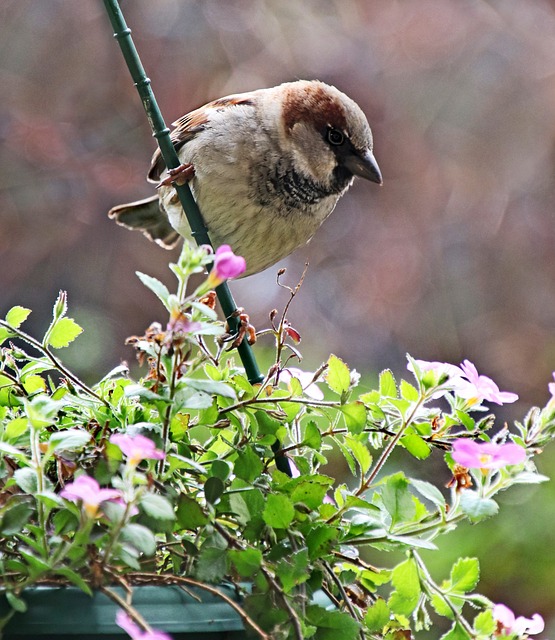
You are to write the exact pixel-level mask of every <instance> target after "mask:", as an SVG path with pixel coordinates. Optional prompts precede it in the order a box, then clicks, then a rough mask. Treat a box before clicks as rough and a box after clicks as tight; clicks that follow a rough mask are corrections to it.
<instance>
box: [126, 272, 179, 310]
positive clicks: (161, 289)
mask: <svg viewBox="0 0 555 640" xmlns="http://www.w3.org/2000/svg"><path fill="white" fill-rule="evenodd" d="M135 273H136V274H137V277H138V278H139V280H140V281H141V282H142V283H143V284H144V285H145V287H147V288H148V289H150V290H151V291H152V293H154V295H155V296H156V297H157V298H158V299H159V300H160V301H161V302H162V304H163V305H164V306H165V307H166V309H167V310H168V311H171V308H170V305H169V297H170V292H169V291H168V288H167V287H166V285H165V284H162V283H161V282H160V280H157V279H156V278H153V277H152V276H148V275H146V273H141V272H140V271H136V272H135Z"/></svg>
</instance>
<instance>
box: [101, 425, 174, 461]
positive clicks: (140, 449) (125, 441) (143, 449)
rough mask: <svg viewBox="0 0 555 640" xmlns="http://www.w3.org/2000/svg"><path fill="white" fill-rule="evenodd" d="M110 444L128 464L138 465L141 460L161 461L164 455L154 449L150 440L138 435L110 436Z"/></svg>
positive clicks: (116, 434)
mask: <svg viewBox="0 0 555 640" xmlns="http://www.w3.org/2000/svg"><path fill="white" fill-rule="evenodd" d="M110 442H111V443H113V444H115V445H117V446H118V447H119V448H120V449H121V451H122V453H123V454H124V455H125V456H127V458H128V460H129V462H130V464H135V465H136V464H139V462H140V461H141V460H162V459H163V458H164V457H165V455H166V454H165V453H164V452H163V451H161V450H160V449H157V448H156V445H155V444H154V442H153V441H152V440H151V439H150V438H147V437H146V436H142V435H140V434H138V435H136V436H130V435H127V434H125V433H115V434H114V435H113V436H111V438H110Z"/></svg>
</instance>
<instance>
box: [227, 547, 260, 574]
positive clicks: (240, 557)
mask: <svg viewBox="0 0 555 640" xmlns="http://www.w3.org/2000/svg"><path fill="white" fill-rule="evenodd" d="M228 557H229V559H230V561H231V563H232V564H233V566H234V567H235V569H236V570H237V573H238V574H239V575H240V576H241V577H242V578H251V577H252V576H254V574H255V573H256V572H257V571H258V570H259V569H260V565H261V564H262V551H260V549H250V548H249V549H241V550H231V551H229V552H228Z"/></svg>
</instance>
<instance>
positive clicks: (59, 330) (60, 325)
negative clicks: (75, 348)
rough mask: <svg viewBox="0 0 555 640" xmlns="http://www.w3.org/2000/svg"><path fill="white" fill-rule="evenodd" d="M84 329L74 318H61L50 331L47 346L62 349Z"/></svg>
mask: <svg viewBox="0 0 555 640" xmlns="http://www.w3.org/2000/svg"><path fill="white" fill-rule="evenodd" d="M82 331H83V329H82V327H80V326H79V325H78V324H77V323H76V322H75V320H73V319H72V318H60V320H58V321H57V322H56V323H55V324H54V326H53V327H52V330H51V331H50V332H49V335H48V341H47V346H51V347H52V348H54V349H61V348H62V347H67V346H68V345H69V344H71V343H72V342H73V341H74V340H75V338H77V336H78V335H79V334H80V333H81V332H82Z"/></svg>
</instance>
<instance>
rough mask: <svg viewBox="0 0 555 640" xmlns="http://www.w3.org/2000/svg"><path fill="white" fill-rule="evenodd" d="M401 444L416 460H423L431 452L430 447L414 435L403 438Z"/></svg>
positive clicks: (410, 434)
mask: <svg viewBox="0 0 555 640" xmlns="http://www.w3.org/2000/svg"><path fill="white" fill-rule="evenodd" d="M401 444H402V445H403V447H405V449H406V450H407V451H408V452H409V453H410V454H411V455H412V456H414V457H415V458H416V459H417V460H425V459H426V458H427V457H428V456H429V455H430V453H431V452H432V450H431V447H430V445H429V444H428V443H427V442H426V441H425V440H424V439H423V438H421V437H420V436H419V435H417V434H416V433H409V434H407V435H406V436H403V437H402V438H401Z"/></svg>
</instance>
